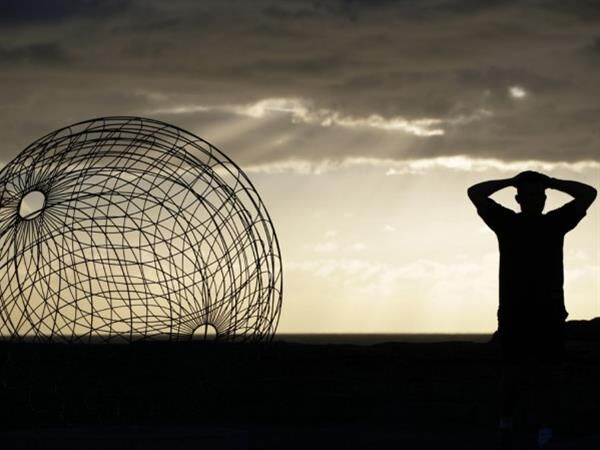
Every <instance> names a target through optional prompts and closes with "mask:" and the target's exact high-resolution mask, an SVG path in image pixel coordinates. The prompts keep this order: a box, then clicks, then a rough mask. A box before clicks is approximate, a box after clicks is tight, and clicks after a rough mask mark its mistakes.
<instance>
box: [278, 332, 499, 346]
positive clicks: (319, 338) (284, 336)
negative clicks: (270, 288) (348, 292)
mask: <svg viewBox="0 0 600 450" xmlns="http://www.w3.org/2000/svg"><path fill="white" fill-rule="evenodd" d="M491 338H492V333H460V334H449V333H278V334H276V335H275V337H274V338H273V342H286V343H298V344H321V345H327V344H337V345H340V344H342V345H343V344H349V345H375V344H383V343H386V342H395V343H402V342H404V343H435V342H474V343H484V342H488V341H489V340H490V339H491Z"/></svg>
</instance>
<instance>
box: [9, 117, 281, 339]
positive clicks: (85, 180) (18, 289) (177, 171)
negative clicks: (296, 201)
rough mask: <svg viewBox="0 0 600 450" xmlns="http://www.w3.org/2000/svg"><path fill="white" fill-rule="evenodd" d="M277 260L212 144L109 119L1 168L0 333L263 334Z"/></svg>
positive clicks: (255, 205) (138, 121)
mask: <svg viewBox="0 0 600 450" xmlns="http://www.w3.org/2000/svg"><path fill="white" fill-rule="evenodd" d="M281 270H282V266H281V255H280V249H279V244H278V241H277V236H276V234H275V230H274V228H273V224H272V222H271V220H270V217H269V214H268V212H267V210H266V208H265V206H264V204H263V202H262V200H261V198H260V196H259V195H258V193H257V192H256V189H255V188H254V186H253V185H252V183H251V182H250V180H249V179H248V177H247V176H246V174H245V173H244V172H243V171H242V170H241V169H240V168H239V167H238V166H237V165H236V164H235V163H234V162H233V161H232V160H231V159H229V158H228V157H227V156H226V155H224V154H223V153H222V152H220V151H219V150H217V149H216V148H215V147H213V146H212V145H210V144H209V143H208V142H206V141H205V140H203V139H201V138H199V137H197V136H194V135H193V134H191V133H188V132H186V131H184V130H182V129H180V128H177V127H174V126H172V125H168V124H166V123H163V122H159V121H156V120H150V119H144V118H137V117H108V118H100V119H94V120H89V121H85V122H81V123H77V124H74V125H71V126H68V127H66V128H62V129H60V130H57V131H55V132H53V133H50V134H48V135H47V136H45V137H43V138H41V139H39V140H37V141H36V142H34V143H33V144H31V145H30V146H29V147H27V148H26V149H25V150H24V151H23V152H22V153H21V154H19V155H18V156H17V157H16V158H15V159H14V160H13V161H11V162H10V163H9V164H8V165H6V166H5V167H4V168H3V169H2V170H1V171H0V336H1V338H3V339H8V340H16V341H20V340H28V341H34V342H66V343H78V342H82V343H91V342H107V343H113V342H133V341H137V340H154V339H167V340H189V339H192V338H195V339H199V340H218V341H236V342H239V341H252V342H256V341H268V340H270V339H272V337H273V335H274V333H275V330H276V328H277V323H278V320H279V315H280V310H281V303H282V273H281Z"/></svg>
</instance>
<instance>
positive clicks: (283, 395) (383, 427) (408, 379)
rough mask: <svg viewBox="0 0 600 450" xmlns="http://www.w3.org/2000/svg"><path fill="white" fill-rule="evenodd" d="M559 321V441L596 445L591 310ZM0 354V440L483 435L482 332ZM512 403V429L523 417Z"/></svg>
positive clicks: (323, 444)
mask: <svg viewBox="0 0 600 450" xmlns="http://www.w3.org/2000/svg"><path fill="white" fill-rule="evenodd" d="M567 330H568V341H567V357H566V362H565V365H564V368H563V369H562V370H563V374H562V375H563V379H564V383H563V384H562V386H561V391H560V392H559V394H558V395H559V401H560V402H561V404H562V405H564V407H563V408H561V410H560V414H559V417H558V418H557V419H558V423H557V427H556V428H557V430H560V435H558V441H559V444H560V445H562V446H561V447H559V448H565V449H567V448H570V449H578V448H582V449H583V448H586V449H589V448H593V447H594V446H595V445H598V444H597V439H598V437H597V436H593V435H591V433H593V432H594V430H596V429H597V428H596V427H597V423H598V412H597V405H598V404H600V390H598V389H597V381H598V379H600V318H599V319H594V320H593V321H577V322H569V323H568V327H567ZM0 355H1V359H0V361H2V365H3V367H2V371H1V373H2V376H1V381H2V384H1V385H0V396H1V399H0V401H1V402H2V405H3V407H2V409H1V412H0V414H1V416H2V417H1V418H0V420H1V422H0V423H1V424H2V428H3V432H2V433H0V442H3V443H4V444H5V445H7V446H8V447H4V446H3V447H2V448H15V449H17V448H30V447H31V445H30V444H32V443H35V442H38V441H39V442H55V443H56V445H60V448H76V447H77V448H82V444H85V446H86V448H103V449H105V448H107V446H109V447H110V448H111V450H115V449H119V448H144V449H153V448H165V444H166V443H168V444H169V448H170V449H176V448H182V449H183V448H198V447H197V446H198V443H199V442H205V443H206V445H207V447H200V448H212V449H220V448H236V449H237V448H261V449H271V448H272V449H288V448H289V449H300V448H311V449H321V448H323V449H325V448H328V449H331V448H351V449H354V448H357V449H358V448H380V449H386V448H390V449H391V448H403V449H412V448H415V449H416V448H428V449H437V448H440V449H442V448H463V449H480V448H481V449H483V448H489V447H490V446H491V445H492V444H493V443H494V442H495V441H494V439H495V428H496V418H497V411H498V404H497V396H494V395H490V392H497V391H498V388H499V386H498V380H497V366H498V364H499V362H498V349H497V347H496V344H495V343H494V342H493V341H492V342H488V343H474V342H438V343H427V344H423V343H401V342H387V343H380V344H375V345H364V346H361V345H351V344H339V345H317V344H312V345H311V344H299V343H294V342H282V341H276V342H274V343H273V344H271V345H266V346H264V345H253V344H218V343H213V344H207V343H194V342H190V343H188V344H185V343H178V344H170V343H167V342H165V343H161V342H154V343H140V344H132V345H41V344H8V343H2V344H1V345H0ZM522 410H523V412H522V414H523V416H522V417H518V422H519V423H521V424H522V431H523V436H524V439H525V438H526V437H527V436H528V434H527V433H528V432H529V427H532V426H533V424H532V423H531V421H530V418H529V417H527V408H522ZM100 437H101V438H102V439H101V440H100V441H98V439H99V438H100ZM98 442H102V443H103V444H98ZM9 444H10V445H9ZM25 445H30V446H29V447H27V446H25ZM69 445H71V446H72V447H69ZM93 445H98V446H97V447H93ZM193 445H196V447H193Z"/></svg>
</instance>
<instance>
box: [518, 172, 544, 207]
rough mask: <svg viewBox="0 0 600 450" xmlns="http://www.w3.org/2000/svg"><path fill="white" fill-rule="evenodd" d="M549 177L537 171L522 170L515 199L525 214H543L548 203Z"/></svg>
mask: <svg viewBox="0 0 600 450" xmlns="http://www.w3.org/2000/svg"><path fill="white" fill-rule="evenodd" d="M547 184H548V177H547V176H546V175H543V174H541V173H537V172H522V173H520V174H519V175H517V177H516V180H515V187H516V188H517V195H516V196H515V199H516V200H517V202H518V203H519V205H520V206H521V212H523V213H524V214H541V213H542V211H543V210H544V206H545V205H546V193H545V190H546V187H547Z"/></svg>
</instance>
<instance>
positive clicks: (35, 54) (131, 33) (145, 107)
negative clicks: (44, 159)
mask: <svg viewBox="0 0 600 450" xmlns="http://www.w3.org/2000/svg"><path fill="white" fill-rule="evenodd" d="M49 3H50V2H41V1H40V2H32V1H20V2H16V1H14V2H13V1H9V2H2V3H0V16H1V17H2V18H1V19H0V21H1V22H2V23H4V24H5V25H12V26H8V27H4V28H3V29H2V30H0V39H1V40H0V42H2V43H3V45H2V46H0V64H2V67H3V71H2V72H1V73H0V81H1V82H2V88H0V89H1V90H0V95H1V97H2V106H0V134H1V135H2V136H4V137H5V139H4V145H5V149H4V150H3V151H2V152H3V153H2V154H4V155H7V156H6V157H8V156H9V155H14V154H15V153H16V152H17V151H18V149H19V148H18V147H17V146H18V145H21V144H23V143H25V142H28V141H31V140H33V139H34V138H36V137H39V136H40V135H41V134H43V133H44V132H47V131H50V130H51V129H52V128H54V127H59V126H62V125H65V124H66V123H68V122H69V121H71V118H72V119H73V120H72V121H77V120H80V119H84V118H87V117H92V116H98V115H102V114H151V112H152V111H157V110H161V109H162V110H164V109H168V108H176V107H178V106H182V105H184V106H189V105H192V106H193V105H205V106H206V105H247V104H251V103H253V102H256V101H259V100H261V99H265V98H301V99H305V100H306V101H307V102H309V103H310V104H312V105H313V106H314V109H315V110H317V111H318V110H320V109H325V110H327V111H332V112H335V113H337V114H339V115H340V117H346V118H353V119H357V118H358V119H361V118H368V117H369V116H371V115H377V116H381V117H382V118H383V119H387V120H389V119H393V118H398V117H400V118H403V119H406V120H409V121H410V120H418V119H423V118H433V119H439V120H441V121H442V125H441V127H442V128H443V129H444V131H445V134H444V135H443V136H435V137H415V136H412V135H406V133H404V132H402V131H382V130H380V129H372V128H368V127H366V128H365V127H355V128H352V127H345V128H344V127H338V126H336V125H332V126H331V127H328V128H327V127H321V126H320V125H319V124H318V123H311V124H308V123H298V121H297V120H296V121H295V122H294V123H292V120H291V119H292V118H291V117H290V116H285V115H284V116H281V117H278V118H277V119H276V120H272V121H271V122H269V123H268V124H266V125H260V123H261V122H260V120H261V119H252V118H247V117H246V118H244V120H246V121H252V120H255V121H257V125H256V126H254V127H250V126H245V127H242V126H240V127H239V129H240V130H244V131H243V134H242V135H241V136H239V137H237V136H236V137H235V138H234V137H233V136H232V137H231V138H230V139H228V141H231V142H235V143H236V144H237V143H240V145H241V142H243V141H244V140H245V139H247V140H248V142H253V144H252V145H247V146H245V147H244V148H245V149H248V150H247V151H246V153H245V154H244V155H243V157H242V158H243V159H244V160H245V161H246V162H248V163H252V162H253V161H256V162H261V163H264V162H269V161H274V162H276V161H280V160H285V159H286V158H290V157H292V156H293V157H294V158H304V159H308V160H312V161H318V160H323V159H328V160H336V159H338V160H339V159H343V158H345V157H348V156H365V157H372V158H379V157H380V158H396V159H403V158H428V157H434V156H452V155H458V154H466V155H471V156H474V157H486V158H487V157H493V158H499V159H503V160H523V159H537V160H549V161H557V160H564V161H580V160H590V159H594V160H599V159H600V155H599V152H598V147H599V145H600V111H599V110H598V108H597V106H596V99H597V98H600V84H599V83H598V82H597V80H598V79H599V73H598V72H599V71H600V66H599V65H598V57H597V55H598V54H599V53H600V51H599V50H598V48H599V45H598V32H597V29H598V28H597V23H596V22H595V21H594V17H596V16H595V14H596V13H595V11H596V8H595V6H594V3H593V2H558V1H542V2H540V1H530V2H516V1H493V2H489V1H487V0H429V1H412V0H405V1H375V2H374V1H357V0H352V1H343V0H339V1H338V0H336V1H333V0H329V1H327V0H315V1H308V0H307V1H303V0H297V1H286V2H277V1H275V0H256V1H253V2H245V1H241V0H239V1H234V0H231V1H227V2H223V1H222V2H217V1H216V0H215V1H205V2H194V1H183V0H180V1H172V2H162V1H143V2H142V1H140V2H133V1H129V2H118V1H96V2H86V1H84V2H79V1H78V2H75V1H72V2H71V1H67V0H61V1H58V2H52V4H53V5H55V8H50V7H48V6H46V5H47V4H49ZM82 5H83V6H82ZM578 5H579V6H578ZM584 12H585V14H584ZM50 63H52V64H50ZM511 88H513V90H512V91H511ZM515 88H518V89H517V90H515ZM519 89H520V90H519ZM520 92H523V93H524V94H523V95H521V96H519V95H520V94H519V93H520ZM57 104H60V106H57ZM482 111H483V112H485V114H483V113H482ZM211 114H212V117H213V118H214V117H218V118H219V119H220V120H221V121H222V122H223V123H226V122H227V121H231V122H232V123H234V122H235V123H238V122H239V121H240V120H241V119H240V117H239V116H236V114H235V113H234V112H231V110H229V111H225V110H223V109H221V110H219V112H215V111H213V112H212V113H211ZM161 117H163V116H161ZM163 118H165V119H166V120H168V121H171V122H174V123H177V124H179V125H185V126H186V127H187V128H190V129H194V130H201V129H204V128H203V127H204V126H205V125H206V126H208V124H210V126H211V127H214V126H216V122H215V120H211V119H210V118H209V114H208V113H206V112H201V113H198V112H196V113H188V114H170V115H164V117H163ZM249 128H250V131H248V129H249ZM207 129H211V128H210V127H209V128H207ZM232 130H233V129H232ZM234 132H235V131H232V133H234ZM286 132H287V134H289V135H292V136H293V137H292V138H290V137H289V136H288V139H287V141H286V142H287V144H286V147H285V151H281V149H279V150H277V149H278V147H276V146H272V147H269V149H268V150H265V146H263V147H262V150H261V145H260V142H261V139H262V140H263V141H270V140H271V137H273V136H277V135H278V134H281V133H286ZM7 137H8V138H7ZM336 139H337V141H336ZM395 141H397V142H398V145H393V143H394V142H395ZM336 142H339V143H340V144H339V145H336V144H335V143H336ZM357 143H364V145H357ZM292 145H296V147H293V148H292ZM7 146H8V147H7ZM360 152H362V154H361V153H360ZM6 157H5V158H6Z"/></svg>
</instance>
